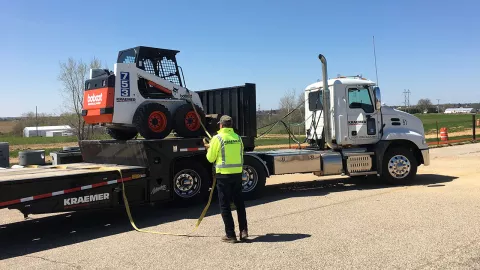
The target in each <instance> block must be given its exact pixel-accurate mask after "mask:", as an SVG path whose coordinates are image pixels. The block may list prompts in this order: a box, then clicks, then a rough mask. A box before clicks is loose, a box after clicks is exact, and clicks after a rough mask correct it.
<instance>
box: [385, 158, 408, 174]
mask: <svg viewBox="0 0 480 270" xmlns="http://www.w3.org/2000/svg"><path fill="white" fill-rule="evenodd" d="M410 169H411V164H410V161H409V160H408V158H406V157H405V156H403V155H395V156H393V157H392V158H391V159H390V160H389V161H388V171H389V172H390V175H391V176H393V177H395V178H397V179H402V178H404V177H406V176H407V175H408V174H409V173H410Z"/></svg>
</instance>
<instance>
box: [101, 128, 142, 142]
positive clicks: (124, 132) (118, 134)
mask: <svg viewBox="0 0 480 270" xmlns="http://www.w3.org/2000/svg"><path fill="white" fill-rule="evenodd" d="M107 134H108V135H110V137H112V138H113V139H115V140H120V141H126V140H131V139H133V138H135V136H137V134H138V132H137V130H135V129H119V128H107Z"/></svg>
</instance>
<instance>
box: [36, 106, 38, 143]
mask: <svg viewBox="0 0 480 270" xmlns="http://www.w3.org/2000/svg"><path fill="white" fill-rule="evenodd" d="M35 126H36V127H37V137H38V113H37V106H35Z"/></svg>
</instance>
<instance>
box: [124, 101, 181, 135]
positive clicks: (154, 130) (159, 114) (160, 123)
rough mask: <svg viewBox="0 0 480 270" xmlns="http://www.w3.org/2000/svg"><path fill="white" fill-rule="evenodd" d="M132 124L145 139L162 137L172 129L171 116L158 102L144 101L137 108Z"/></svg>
mask: <svg viewBox="0 0 480 270" xmlns="http://www.w3.org/2000/svg"><path fill="white" fill-rule="evenodd" d="M133 124H134V125H135V127H136V128H137V131H138V132H139V133H140V135H142V137H144V138H145V139H147V140H149V139H157V140H158V139H163V138H165V137H167V136H168V135H169V134H170V132H171V131H172V116H171V114H170V112H169V111H168V109H167V108H166V107H165V106H163V105H162V104H159V103H153V102H152V103H146V104H143V105H141V106H139V107H138V108H137V111H136V112H135V115H134V116H133Z"/></svg>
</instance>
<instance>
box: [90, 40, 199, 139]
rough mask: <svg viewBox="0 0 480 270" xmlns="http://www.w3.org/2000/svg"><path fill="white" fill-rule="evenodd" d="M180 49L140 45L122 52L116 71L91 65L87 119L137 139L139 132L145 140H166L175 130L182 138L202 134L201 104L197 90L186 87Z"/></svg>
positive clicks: (123, 136) (116, 134)
mask: <svg viewBox="0 0 480 270" xmlns="http://www.w3.org/2000/svg"><path fill="white" fill-rule="evenodd" d="M177 53H178V51H175V50H167V49H158V48H151V47H144V46H139V47H135V48H131V49H127V50H123V51H120V52H119V53H118V58H117V63H115V64H114V71H113V72H111V71H109V70H103V69H91V70H90V78H89V79H88V80H87V81H86V82H85V91H84V104H83V111H82V115H83V118H84V120H85V122H86V123H88V124H102V125H105V126H107V128H108V133H109V134H110V135H111V137H113V138H114V139H119V140H129V139H132V138H134V137H135V136H136V135H137V133H140V135H142V136H143V137H144V138H146V139H163V138H164V137H166V136H167V135H169V134H170V132H171V131H172V130H175V132H176V133H177V134H178V135H179V136H181V137H198V136H201V135H203V130H202V128H201V124H200V121H203V122H205V114H204V111H203V107H202V103H201V100H200V98H199V95H198V94H197V93H195V92H191V91H189V90H188V89H187V88H186V87H185V85H184V84H185V82H184V80H182V78H183V76H182V78H181V76H180V75H181V74H180V72H179V67H178V65H177V61H176V58H175V56H176V54H177ZM192 103H193V104H194V105H195V106H196V110H197V112H198V114H199V115H200V119H198V117H197V114H196V113H195V110H194V109H193V106H192Z"/></svg>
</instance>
